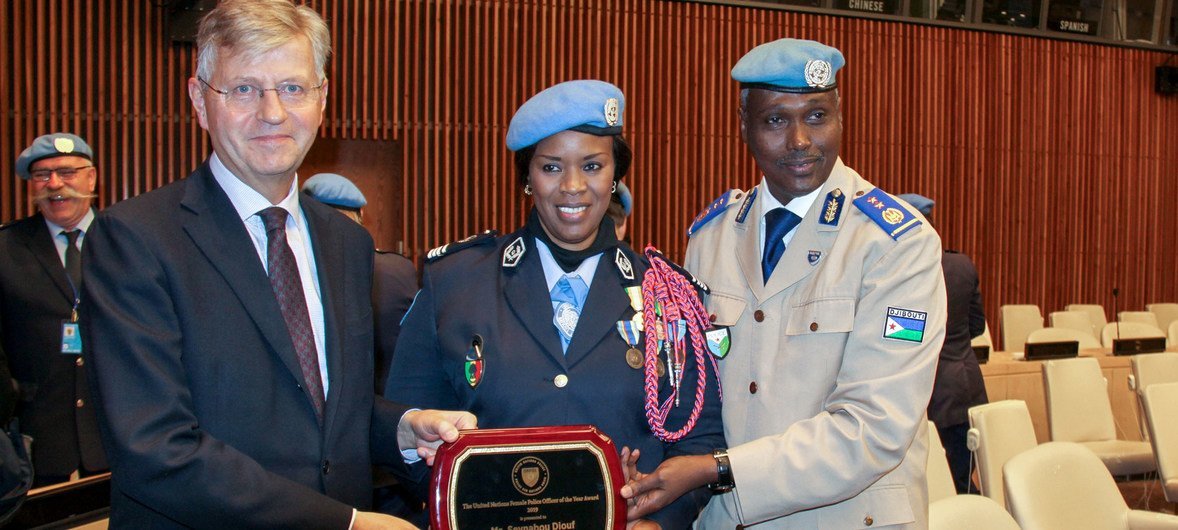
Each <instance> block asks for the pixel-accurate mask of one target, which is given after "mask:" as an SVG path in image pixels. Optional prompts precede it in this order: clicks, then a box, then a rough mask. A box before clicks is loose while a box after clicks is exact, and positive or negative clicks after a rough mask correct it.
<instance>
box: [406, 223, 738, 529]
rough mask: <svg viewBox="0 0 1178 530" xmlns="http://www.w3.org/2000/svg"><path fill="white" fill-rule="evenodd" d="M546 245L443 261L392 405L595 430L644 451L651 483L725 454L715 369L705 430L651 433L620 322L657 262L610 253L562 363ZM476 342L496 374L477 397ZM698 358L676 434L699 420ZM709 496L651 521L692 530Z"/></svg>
mask: <svg viewBox="0 0 1178 530" xmlns="http://www.w3.org/2000/svg"><path fill="white" fill-rule="evenodd" d="M537 244H538V243H537V240H536V239H535V238H534V237H532V236H531V235H529V234H528V231H527V229H526V228H521V229H520V230H518V231H516V232H515V233H512V234H510V235H507V236H504V237H493V236H492V235H490V234H484V235H482V236H479V237H477V238H475V239H474V240H470V241H466V242H465V243H459V244H453V245H450V246H448V247H442V248H441V249H438V250H435V251H434V252H432V253H431V255H432V256H433V258H432V259H431V260H430V262H429V263H427V264H426V266H425V272H424V276H423V278H422V291H421V292H420V294H419V295H418V297H417V300H416V301H415V302H414V305H413V307H412V308H410V310H409V313H408V314H407V315H406V317H405V321H404V322H403V324H404V325H403V326H402V331H401V336H400V338H399V340H398V342H397V351H396V355H394V357H393V366H392V369H391V371H390V376H389V381H388V384H387V385H386V395H387V396H388V397H389V398H391V399H396V400H398V401H400V402H403V403H406V404H409V405H412V406H417V407H422V408H437V409H461V410H467V411H470V412H472V413H474V414H475V415H476V416H477V417H478V420H479V427H482V428H501V427H525V426H543V425H571V424H592V425H594V426H596V427H597V428H598V429H599V430H601V431H602V432H603V433H605V434H606V435H608V436H609V437H610V438H612V439H613V441H614V443H615V444H616V445H617V447H618V449H619V450H620V449H621V448H622V447H623V446H628V447H630V448H632V449H639V450H640V451H641V452H642V455H641V458H640V459H639V462H638V468H639V470H640V471H642V472H650V471H652V470H654V468H655V467H657V466H658V464H659V463H660V462H662V461H663V460H664V459H667V458H670V457H672V456H678V455H687V454H708V453H710V452H711V451H712V450H713V449H715V448H719V447H723V446H724V438H723V428H722V426H721V420H720V400H719V396H718V388H717V387H718V384H717V381H716V378H715V374H714V373H713V372H712V368H711V366H710V363H705V364H708V365H709V366H708V368H707V370H708V371H707V373H708V382H707V393H706V399H705V404H704V409H703V411H702V414H701V415H700V418H699V420H698V423H697V424H696V425H695V428H694V429H693V430H692V431H691V432H690V433H689V434H688V435H687V436H686V437H684V438H683V439H681V440H679V441H678V442H675V443H664V442H662V441H660V440H659V439H657V438H656V437H655V436H654V435H653V434H651V429H650V426H649V424H648V423H647V419H646V414H645V412H644V403H645V399H646V395H645V392H644V389H643V378H644V372H643V371H642V370H638V369H634V368H631V367H630V366H629V365H627V363H626V360H625V353H626V350H627V349H628V348H629V345H628V344H627V343H626V342H625V341H624V340H623V338H622V336H621V335H620V334H619V333H618V331H617V322H618V321H619V320H629V319H630V318H631V317H632V316H633V315H634V310H633V309H632V308H631V306H630V301H629V299H628V297H627V295H626V292H625V291H624V288H625V287H627V286H633V285H639V284H640V283H641V281H642V274H643V273H644V272H645V270H646V268H647V263H646V261H645V259H643V258H640V257H639V256H638V255H637V254H636V253H635V252H634V251H633V250H632V249H630V248H629V247H628V246H626V245H625V244H618V245H617V246H616V247H609V248H608V249H607V250H606V251H605V252H604V254H603V255H602V256H601V259H600V261H599V263H598V266H597V269H596V272H595V273H594V276H593V281H592V284H591V285H590V289H589V294H588V297H587V299H586V301H585V307H584V310H583V311H582V312H581V318H580V320H579V322H578V323H577V325H576V330H575V332H574V334H573V337H572V341H571V342H570V344H569V346H568V351H567V352H566V353H562V352H561V341H560V336H559V334H558V332H557V330H556V328H555V327H554V326H553V308H552V304H551V302H550V299H549V293H548V288H547V286H546V283H545V276H544V271H543V267H542V264H541V260H540V256H539V252H537V249H536V245H537ZM521 246H522V249H521ZM520 250H522V252H523V253H522V255H521V254H519V251H520ZM627 276H630V278H628V277H627ZM476 336H478V337H480V339H479V340H481V341H482V348H483V349H482V353H483V360H484V365H483V374H482V377H481V380H480V381H479V383H478V384H477V385H476V386H473V387H472V385H470V384H468V382H467V379H466V376H465V372H464V365H465V362H466V358H467V353H468V351H469V350H470V348H471V344H472V342H473V341H474V340H476V339H475V337H476ZM689 342H690V341H689ZM639 344H642V343H641V342H639ZM687 359H688V364H687V366H686V368H685V370H684V374H685V380H684V381H683V383H682V386H681V395H682V400H681V403H680V405H679V406H678V407H676V408H674V409H673V412H672V413H671V414H670V417H669V419H668V421H667V423H666V428H667V429H668V430H676V429H678V428H680V427H681V426H682V425H683V424H684V423H685V422H686V420H687V418H688V416H689V415H690V413H691V408H692V402H693V396H694V393H695V388H696V381H697V377H698V375H697V373H698V372H697V369H696V364H695V362H694V353H688V355H687ZM666 382H667V378H666V377H665V376H664V377H663V378H661V381H660V388H661V389H662V390H663V395H662V396H660V402H661V401H662V400H663V399H665V398H666V396H667V395H668V393H669V385H667V384H666ZM709 497H710V493H709V492H708V490H707V489H706V488H700V489H699V490H696V491H693V492H691V493H689V494H687V495H684V496H683V497H682V498H680V499H679V500H678V501H676V502H675V503H673V504H671V505H670V506H667V507H666V508H664V509H663V510H661V511H660V512H658V513H656V514H654V515H652V516H650V519H651V520H654V521H656V522H658V523H659V524H660V525H662V527H663V528H664V529H672V528H688V527H690V525H691V523H692V521H694V520H695V517H696V515H697V514H698V513H699V510H700V509H701V508H702V506H703V505H704V504H705V503H706V502H707V501H708V499H709Z"/></svg>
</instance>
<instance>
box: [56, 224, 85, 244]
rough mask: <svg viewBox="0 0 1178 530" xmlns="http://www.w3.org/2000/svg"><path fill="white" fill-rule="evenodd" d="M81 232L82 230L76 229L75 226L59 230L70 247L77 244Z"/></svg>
mask: <svg viewBox="0 0 1178 530" xmlns="http://www.w3.org/2000/svg"><path fill="white" fill-rule="evenodd" d="M81 234H82V231H81V230H78V229H77V228H75V229H73V230H62V231H61V235H63V236H65V240H66V244H68V245H69V246H71V247H76V246H77V245H78V236H79V235H81Z"/></svg>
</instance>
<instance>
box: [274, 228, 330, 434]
mask: <svg viewBox="0 0 1178 530" xmlns="http://www.w3.org/2000/svg"><path fill="white" fill-rule="evenodd" d="M258 216H259V217H261V218H262V222H263V223H265V225H266V262H267V263H269V264H270V265H269V272H270V286H271V287H273V288H274V295H275V296H276V297H278V306H279V307H281V308H282V318H283V319H285V320H286V329H287V331H288V332H290V340H291V341H292V342H294V347H295V352H296V353H297V354H298V357H299V367H300V368H302V370H303V380H304V381H305V382H306V387H307V391H308V392H309V393H310V394H311V403H312V404H313V405H315V417H316V418H317V419H318V420H319V423H320V424H321V425H322V424H323V402H324V399H323V380H322V379H321V378H320V376H319V355H318V353H316V351H315V333H314V332H312V331H311V317H310V316H309V315H308V314H307V298H306V297H305V296H304V295H303V282H302V280H301V279H300V278H299V268H298V265H296V264H295V259H294V252H291V250H290V245H288V244H287V243H286V216H287V212H286V210H284V209H282V208H279V207H277V206H271V207H270V208H266V209H265V210H262V211H260V212H258Z"/></svg>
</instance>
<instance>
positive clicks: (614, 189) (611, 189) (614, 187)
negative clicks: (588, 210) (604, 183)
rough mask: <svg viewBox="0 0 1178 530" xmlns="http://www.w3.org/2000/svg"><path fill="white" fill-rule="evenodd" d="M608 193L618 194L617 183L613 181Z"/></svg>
mask: <svg viewBox="0 0 1178 530" xmlns="http://www.w3.org/2000/svg"><path fill="white" fill-rule="evenodd" d="M609 192H610V193H617V192H618V181H616V180H615V181H614V186H613V187H612V188H610V189H609Z"/></svg>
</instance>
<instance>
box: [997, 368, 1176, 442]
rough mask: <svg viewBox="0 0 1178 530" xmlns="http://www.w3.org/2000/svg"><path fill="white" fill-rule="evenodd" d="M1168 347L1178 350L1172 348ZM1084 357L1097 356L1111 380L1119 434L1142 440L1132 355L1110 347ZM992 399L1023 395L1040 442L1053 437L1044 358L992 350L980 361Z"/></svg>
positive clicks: (1111, 399) (999, 399) (1123, 437)
mask: <svg viewBox="0 0 1178 530" xmlns="http://www.w3.org/2000/svg"><path fill="white" fill-rule="evenodd" d="M1167 351H1178V350H1175V349H1173V348H1171V349H1168V350H1167ZM1080 356H1081V357H1095V358H1096V360H1097V361H1098V362H1099V363H1100V369H1101V371H1102V372H1104V377H1105V379H1107V380H1108V397H1109V401H1110V402H1111V403H1112V407H1113V419H1114V420H1116V424H1117V437H1118V438H1121V439H1124V440H1143V439H1144V438H1143V437H1142V435H1141V425H1140V423H1139V422H1138V419H1137V418H1138V415H1137V409H1138V407H1137V396H1136V394H1135V393H1134V391H1133V390H1130V389H1129V375H1130V374H1132V373H1133V368H1132V366H1131V365H1130V364H1129V359H1130V356H1128V355H1124V356H1113V355H1111V354H1110V353H1109V350H1083V351H1081V352H1080ZM981 367H982V377H983V378H984V379H985V381H986V394H987V395H988V396H989V398H990V401H991V402H994V401H1001V400H1004V399H1021V400H1023V401H1026V402H1027V410H1029V411H1030V412H1031V423H1032V424H1033V425H1034V426H1035V437H1036V438H1038V439H1039V443H1043V442H1048V441H1051V431H1050V430H1048V426H1047V397H1046V394H1044V392H1043V361H1023V360H1014V359H1012V358H1011V355H1010V352H1001V351H995V352H991V353H990V360H989V362H987V363H986V364H983V365H981Z"/></svg>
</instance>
